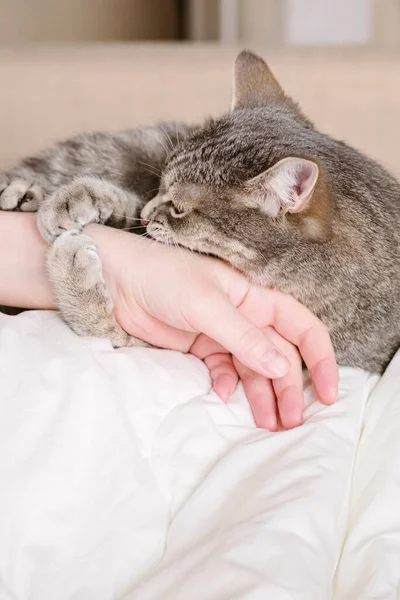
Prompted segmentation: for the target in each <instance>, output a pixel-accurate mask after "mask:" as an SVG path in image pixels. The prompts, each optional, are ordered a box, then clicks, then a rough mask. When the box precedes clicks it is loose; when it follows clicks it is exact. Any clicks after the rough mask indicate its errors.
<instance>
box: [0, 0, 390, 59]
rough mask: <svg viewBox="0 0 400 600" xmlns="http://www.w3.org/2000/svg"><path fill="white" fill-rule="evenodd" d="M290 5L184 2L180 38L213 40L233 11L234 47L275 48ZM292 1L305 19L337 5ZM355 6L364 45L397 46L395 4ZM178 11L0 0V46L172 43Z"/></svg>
mask: <svg viewBox="0 0 400 600" xmlns="http://www.w3.org/2000/svg"><path fill="white" fill-rule="evenodd" d="M290 1H291V0H184V4H185V7H186V19H185V25H186V36H187V38H188V39H191V40H197V41H199V40H218V39H219V38H220V37H221V35H222V33H223V29H224V28H223V26H222V25H221V19H220V14H225V13H232V11H233V12H234V11H235V7H237V16H236V19H237V31H236V33H235V36H234V39H235V40H236V42H242V43H246V44H255V43H256V44H257V43H258V44H262V45H264V46H265V47H269V48H278V47H280V46H281V45H282V43H283V41H284V22H285V18H287V14H286V13H287V10H288V6H289V5H290ZM295 1H297V2H300V3H301V6H304V14H305V18H306V20H307V19H308V13H307V10H310V11H311V12H312V9H311V8H307V7H311V6H312V5H313V3H315V2H318V3H325V2H330V3H333V4H337V1H338V0H295ZM359 1H360V2H365V3H371V6H372V10H373V14H374V21H373V27H372V35H371V40H370V42H369V44H370V45H371V46H384V47H400V2H399V0H359ZM342 2H343V0H342ZM348 3H349V4H351V3H352V0H348ZM321 5H322V4H321ZM178 6H179V2H178V1H177V0H0V45H3V46H4V45H8V44H14V45H15V44H20V43H27V42H49V41H50V42H51V41H56V42H57V41H59V42H63V41H71V42H72V41H107V40H114V41H122V40H143V39H152V40H156V39H157V40H161V39H164V40H166V39H177V38H178V37H179V33H180V31H179V20H180V17H179V11H178ZM310 18H311V17H310ZM328 25H329V24H328Z"/></svg>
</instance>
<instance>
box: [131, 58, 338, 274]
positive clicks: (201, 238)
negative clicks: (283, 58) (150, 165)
mask: <svg viewBox="0 0 400 600" xmlns="http://www.w3.org/2000/svg"><path fill="white" fill-rule="evenodd" d="M321 136H322V134H320V133H319V132H317V131H316V130H315V129H314V127H313V125H312V124H311V122H310V121H309V120H308V119H307V118H306V117H305V116H304V115H303V114H302V112H301V111H300V109H299V108H298V106H297V105H296V104H295V103H294V102H293V101H292V100H291V99H290V98H288V97H287V96H286V94H285V93H284V92H283V90H282V88H281V87H280V85H279V84H278V82H277V81H276V79H275V77H274V76H273V74H272V73H271V71H270V69H269V68H268V66H267V65H266V63H265V62H264V61H263V60H262V59H261V58H259V57H257V56H255V55H254V54H252V53H251V52H248V51H243V52H241V53H240V54H239V56H238V57H237V59H236V62H235V66H234V85H233V99H232V105H231V110H230V111H229V112H228V113H227V114H224V115H223V116H221V117H219V118H217V119H213V120H209V121H208V122H206V124H205V125H204V126H203V127H202V128H200V129H198V130H197V131H195V132H194V133H193V134H192V135H191V136H189V138H187V139H186V140H185V141H183V142H182V143H180V144H178V146H177V147H176V148H175V150H174V151H173V152H172V153H171V155H170V156H169V158H168V159H167V163H166V165H165V168H164V172H163V175H162V178H161V185H160V191H159V193H158V195H157V196H156V197H155V198H154V199H153V200H151V201H150V202H149V203H148V204H147V205H146V206H145V208H144V209H143V212H142V218H143V220H145V221H148V223H147V232H148V233H149V234H150V235H151V236H152V237H153V238H155V239H157V240H159V241H163V242H165V243H171V244H179V245H181V246H185V247H187V248H190V249H192V250H196V251H198V252H202V253H207V254H212V255H215V256H218V257H220V258H223V259H225V260H227V261H229V262H230V263H232V264H233V265H235V266H237V267H238V268H240V269H242V270H244V271H251V270H254V269H257V267H258V266H260V265H262V264H264V263H265V261H266V260H268V259H269V258H270V257H271V256H273V255H274V253H277V252H281V251H282V250H283V249H285V248H286V247H287V246H288V245H290V244H293V243H301V242H302V241H303V242H304V241H307V242H312V243H323V242H325V241H326V240H328V239H329V237H330V235H331V215H332V199H331V192H330V184H329V178H328V176H327V172H326V169H325V166H324V162H323V160H322V158H321V156H320V155H319V147H320V145H321V143H320V142H321V140H320V137H321ZM325 137H326V136H325ZM322 145H323V144H322Z"/></svg>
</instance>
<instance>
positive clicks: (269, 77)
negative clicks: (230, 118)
mask: <svg viewBox="0 0 400 600" xmlns="http://www.w3.org/2000/svg"><path fill="white" fill-rule="evenodd" d="M285 99H286V96H285V93H284V91H283V90H282V88H281V86H280V85H279V83H278V82H277V80H276V79H275V77H274V75H273V73H272V72H271V70H270V69H269V67H268V65H267V63H266V62H264V61H263V59H262V58H260V57H259V56H256V55H255V54H253V53H252V52H249V51H248V50H243V51H242V52H241V53H240V54H239V55H238V56H237V58H236V61H235V66H234V73H233V97H232V105H231V109H232V110H235V109H237V108H252V107H254V106H265V104H267V103H268V102H269V101H270V100H277V101H281V102H284V101H285Z"/></svg>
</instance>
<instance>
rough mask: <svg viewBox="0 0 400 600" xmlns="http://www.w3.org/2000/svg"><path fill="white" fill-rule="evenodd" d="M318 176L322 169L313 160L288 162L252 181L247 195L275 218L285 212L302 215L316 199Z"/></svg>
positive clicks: (274, 167)
mask: <svg viewBox="0 0 400 600" xmlns="http://www.w3.org/2000/svg"><path fill="white" fill-rule="evenodd" d="M318 175H319V169H318V166H317V165H316V164H315V163H314V162H312V161H311V160H306V159H305V158H292V157H290V158H284V159H283V160H280V161H279V162H278V163H276V165H274V166H273V167H271V168H270V169H268V170H267V171H264V173H261V175H257V177H254V178H253V179H251V180H250V181H248V182H247V183H246V191H247V192H248V193H250V194H251V196H252V198H253V199H255V200H256V202H257V204H258V205H259V206H260V207H261V208H262V209H263V210H264V211H265V212H267V213H268V214H270V215H271V216H274V217H275V216H277V215H278V214H279V213H280V212H281V211H282V210H283V211H284V212H285V213H286V212H289V213H300V212H302V211H303V210H304V209H305V208H306V207H307V206H308V204H309V202H310V200H311V198H312V196H313V193H314V190H315V186H316V184H317V181H318ZM253 201H254V200H253Z"/></svg>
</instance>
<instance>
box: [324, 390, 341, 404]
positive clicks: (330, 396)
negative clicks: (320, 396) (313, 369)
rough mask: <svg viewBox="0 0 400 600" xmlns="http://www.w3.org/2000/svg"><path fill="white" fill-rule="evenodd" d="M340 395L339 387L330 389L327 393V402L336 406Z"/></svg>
mask: <svg viewBox="0 0 400 600" xmlns="http://www.w3.org/2000/svg"><path fill="white" fill-rule="evenodd" d="M338 393H339V392H338V389H337V387H330V388H329V390H328V391H327V392H326V400H327V402H328V404H334V402H336V400H337V397H338Z"/></svg>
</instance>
